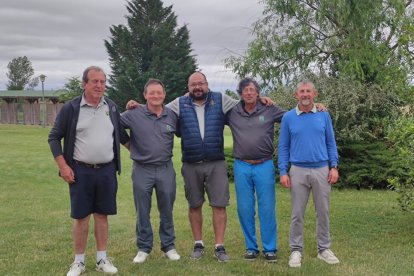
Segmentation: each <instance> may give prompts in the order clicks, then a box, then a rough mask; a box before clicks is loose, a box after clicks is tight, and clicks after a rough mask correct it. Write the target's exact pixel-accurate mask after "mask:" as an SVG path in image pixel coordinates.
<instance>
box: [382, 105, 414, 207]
mask: <svg viewBox="0 0 414 276" xmlns="http://www.w3.org/2000/svg"><path fill="white" fill-rule="evenodd" d="M405 111H407V112H406V115H403V116H401V117H400V118H399V119H398V120H397V121H396V122H395V124H393V125H390V127H389V129H388V139H389V141H390V142H391V143H392V145H393V147H394V148H395V149H396V151H397V152H398V159H399V160H401V162H402V163H403V164H402V167H401V169H402V170H403V172H404V173H403V174H401V175H397V176H390V177H389V179H388V182H389V184H390V186H391V187H392V188H393V189H394V190H395V191H396V192H397V193H398V194H399V196H398V202H399V204H400V207H401V209H402V210H404V211H411V212H413V211H414V116H413V114H412V113H411V112H410V108H409V107H407V108H406V110H405Z"/></svg>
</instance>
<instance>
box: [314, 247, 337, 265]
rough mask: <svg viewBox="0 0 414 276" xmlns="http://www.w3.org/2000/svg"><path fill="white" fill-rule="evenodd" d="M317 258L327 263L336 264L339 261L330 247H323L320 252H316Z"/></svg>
mask: <svg viewBox="0 0 414 276" xmlns="http://www.w3.org/2000/svg"><path fill="white" fill-rule="evenodd" d="M318 259H321V260H323V261H325V262H326V263H328V264H337V263H339V260H338V258H337V257H336V256H335V254H334V253H333V252H332V251H331V250H330V249H325V250H324V251H322V252H319V253H318Z"/></svg>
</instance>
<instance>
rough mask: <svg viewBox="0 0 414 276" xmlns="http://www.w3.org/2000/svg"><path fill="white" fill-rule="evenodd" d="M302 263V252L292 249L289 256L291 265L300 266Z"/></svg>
mask: <svg viewBox="0 0 414 276" xmlns="http://www.w3.org/2000/svg"><path fill="white" fill-rule="evenodd" d="M301 265H302V253H300V251H292V253H291V254H290V256H289V266H290V267H300V266H301Z"/></svg>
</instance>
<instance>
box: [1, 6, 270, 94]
mask: <svg viewBox="0 0 414 276" xmlns="http://www.w3.org/2000/svg"><path fill="white" fill-rule="evenodd" d="M163 2H164V6H168V5H173V11H174V13H175V14H176V15H177V17H178V26H182V25H183V24H187V25H188V28H189V30H190V39H191V42H192V47H193V50H194V51H193V54H195V55H196V59H197V61H198V66H199V68H200V69H201V70H202V71H203V72H204V73H205V74H206V75H207V78H208V80H209V84H210V88H211V89H213V90H223V89H225V88H230V89H232V90H234V89H235V87H236V85H237V81H238V80H237V79H235V76H234V74H232V73H231V72H229V71H228V70H226V69H225V68H224V65H223V60H224V58H226V57H228V56H229V55H230V53H231V52H234V53H239V54H242V53H243V52H244V51H245V49H246V47H247V44H248V42H249V41H250V40H251V36H250V30H251V26H252V23H253V22H255V21H256V20H257V19H258V18H259V17H260V16H261V13H262V9H263V7H262V5H261V3H260V1H259V0H207V1H206V0H164V1H163ZM126 3H127V2H126V1H125V0H70V1H63V0H25V1H21V0H1V5H0V90H6V84H7V82H8V78H7V76H6V72H7V64H8V63H9V62H10V61H11V60H12V59H13V58H16V57H19V56H27V57H28V58H29V60H30V61H31V62H32V65H33V68H34V70H35V75H34V76H38V75H40V74H45V75H46V76H47V78H46V81H45V89H47V90H48V89H59V88H62V87H63V85H64V84H65V83H66V81H67V78H69V77H72V76H80V75H81V74H82V72H83V70H84V68H86V67H87V66H89V65H99V66H101V67H102V68H103V69H104V70H105V71H106V72H107V73H110V67H109V64H108V54H107V52H106V48H105V46H104V40H105V39H108V38H109V35H110V34H109V28H110V26H112V25H118V24H124V25H125V24H126V20H125V15H126V14H127V11H126V8H125V5H126ZM36 89H39V90H40V87H37V88H36Z"/></svg>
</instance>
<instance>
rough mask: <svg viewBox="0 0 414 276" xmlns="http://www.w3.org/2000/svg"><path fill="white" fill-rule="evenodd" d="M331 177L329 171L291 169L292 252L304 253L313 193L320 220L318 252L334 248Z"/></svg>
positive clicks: (317, 231)
mask: <svg viewBox="0 0 414 276" xmlns="http://www.w3.org/2000/svg"><path fill="white" fill-rule="evenodd" d="M328 174H329V168H328V167H323V168H317V169H310V168H303V167H297V166H292V167H291V168H290V171H289V176H290V180H291V191H290V193H291V204H292V216H291V224H290V239H289V243H290V248H291V250H292V251H300V252H302V250H303V222H304V216H305V210H306V205H307V204H308V199H309V194H310V192H311V191H312V195H313V202H314V205H315V211H316V217H317V227H316V236H317V240H318V252H321V251H323V250H325V249H328V248H329V247H330V246H331V237H330V234H329V202H330V194H331V185H330V184H329V183H328Z"/></svg>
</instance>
